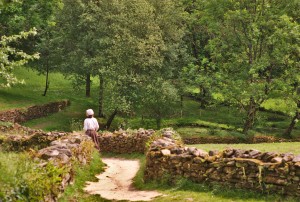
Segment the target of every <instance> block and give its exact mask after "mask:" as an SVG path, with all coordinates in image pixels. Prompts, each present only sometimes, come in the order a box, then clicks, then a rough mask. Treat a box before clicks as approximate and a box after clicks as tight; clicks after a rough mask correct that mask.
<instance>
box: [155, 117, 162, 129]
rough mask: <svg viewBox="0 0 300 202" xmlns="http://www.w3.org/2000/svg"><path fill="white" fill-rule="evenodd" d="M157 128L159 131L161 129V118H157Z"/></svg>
mask: <svg viewBox="0 0 300 202" xmlns="http://www.w3.org/2000/svg"><path fill="white" fill-rule="evenodd" d="M155 120H156V127H157V130H159V129H160V128H161V118H160V117H157V118H156V119H155Z"/></svg>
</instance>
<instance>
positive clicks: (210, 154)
mask: <svg viewBox="0 0 300 202" xmlns="http://www.w3.org/2000/svg"><path fill="white" fill-rule="evenodd" d="M218 154H219V151H218V150H210V151H209V152H208V155H209V156H216V155H218Z"/></svg>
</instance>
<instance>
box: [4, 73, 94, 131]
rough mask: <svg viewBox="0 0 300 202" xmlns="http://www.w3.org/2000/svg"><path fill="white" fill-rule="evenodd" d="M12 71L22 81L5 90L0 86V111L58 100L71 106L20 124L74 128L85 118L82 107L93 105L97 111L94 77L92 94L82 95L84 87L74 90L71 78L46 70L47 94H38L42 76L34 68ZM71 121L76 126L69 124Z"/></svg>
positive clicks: (41, 127)
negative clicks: (48, 84) (21, 83)
mask: <svg viewBox="0 0 300 202" xmlns="http://www.w3.org/2000/svg"><path fill="white" fill-rule="evenodd" d="M14 72H15V75H16V76H17V77H18V78H20V79H24V80H25V82H26V84H25V85H17V86H14V87H12V88H8V89H0V109H1V111H5V110H8V109H13V108H22V107H28V106H32V105H40V104H44V103H48V102H52V101H58V100H62V99H69V100H70V101H71V106H70V107H68V108H67V109H66V110H63V111H61V112H59V113H56V114H52V115H50V116H48V117H44V118H40V119H35V120H31V121H28V122H26V123H24V125H25V126H29V127H32V128H36V129H43V130H46V131H52V130H60V131H72V130H74V129H77V130H78V126H79V125H80V126H81V125H82V121H83V119H84V118H85V110H86V109H88V108H93V109H94V110H95V111H96V110H97V96H98V90H97V85H98V83H97V82H98V81H97V79H94V80H95V81H94V83H93V85H92V89H91V94H92V96H91V97H90V98H86V97H85V94H84V93H85V92H84V90H81V91H75V90H74V89H73V86H72V83H71V81H70V80H67V79H65V78H64V76H63V75H62V74H59V73H50V88H49V90H48V93H47V95H46V96H42V94H43V91H44V82H45V81H44V80H45V78H44V77H45V76H43V75H38V74H37V72H36V71H33V70H30V69H25V68H19V69H16V70H15V71H14ZM74 124H75V125H76V128H72V127H71V126H72V125H74Z"/></svg>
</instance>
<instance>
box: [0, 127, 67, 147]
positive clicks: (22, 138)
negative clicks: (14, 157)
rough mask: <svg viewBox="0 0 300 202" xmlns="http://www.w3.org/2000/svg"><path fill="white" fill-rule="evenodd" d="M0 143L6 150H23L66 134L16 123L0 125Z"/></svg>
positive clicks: (45, 144)
mask: <svg viewBox="0 0 300 202" xmlns="http://www.w3.org/2000/svg"><path fill="white" fill-rule="evenodd" d="M0 131H1V132H2V134H1V135H0V145H1V146H2V149H3V150H6V151H25V150H28V149H30V148H35V149H41V148H44V147H47V146H49V145H50V143H51V142H52V141H54V140H57V139H59V138H62V137H64V136H67V135H68V133H66V132H58V131H53V132H44V131H42V130H37V129H31V128H28V127H25V126H21V125H19V124H17V123H15V124H12V125H9V126H2V127H0Z"/></svg>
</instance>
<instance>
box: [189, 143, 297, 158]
mask: <svg viewBox="0 0 300 202" xmlns="http://www.w3.org/2000/svg"><path fill="white" fill-rule="evenodd" d="M189 146H191V147H197V148H199V149H203V150H206V151H210V150H218V151H222V150H224V149H226V148H233V149H244V150H250V149H257V150H259V151H261V152H278V153H288V152H291V153H294V154H296V155H298V154H300V142H281V143H260V144H197V145H189Z"/></svg>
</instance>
